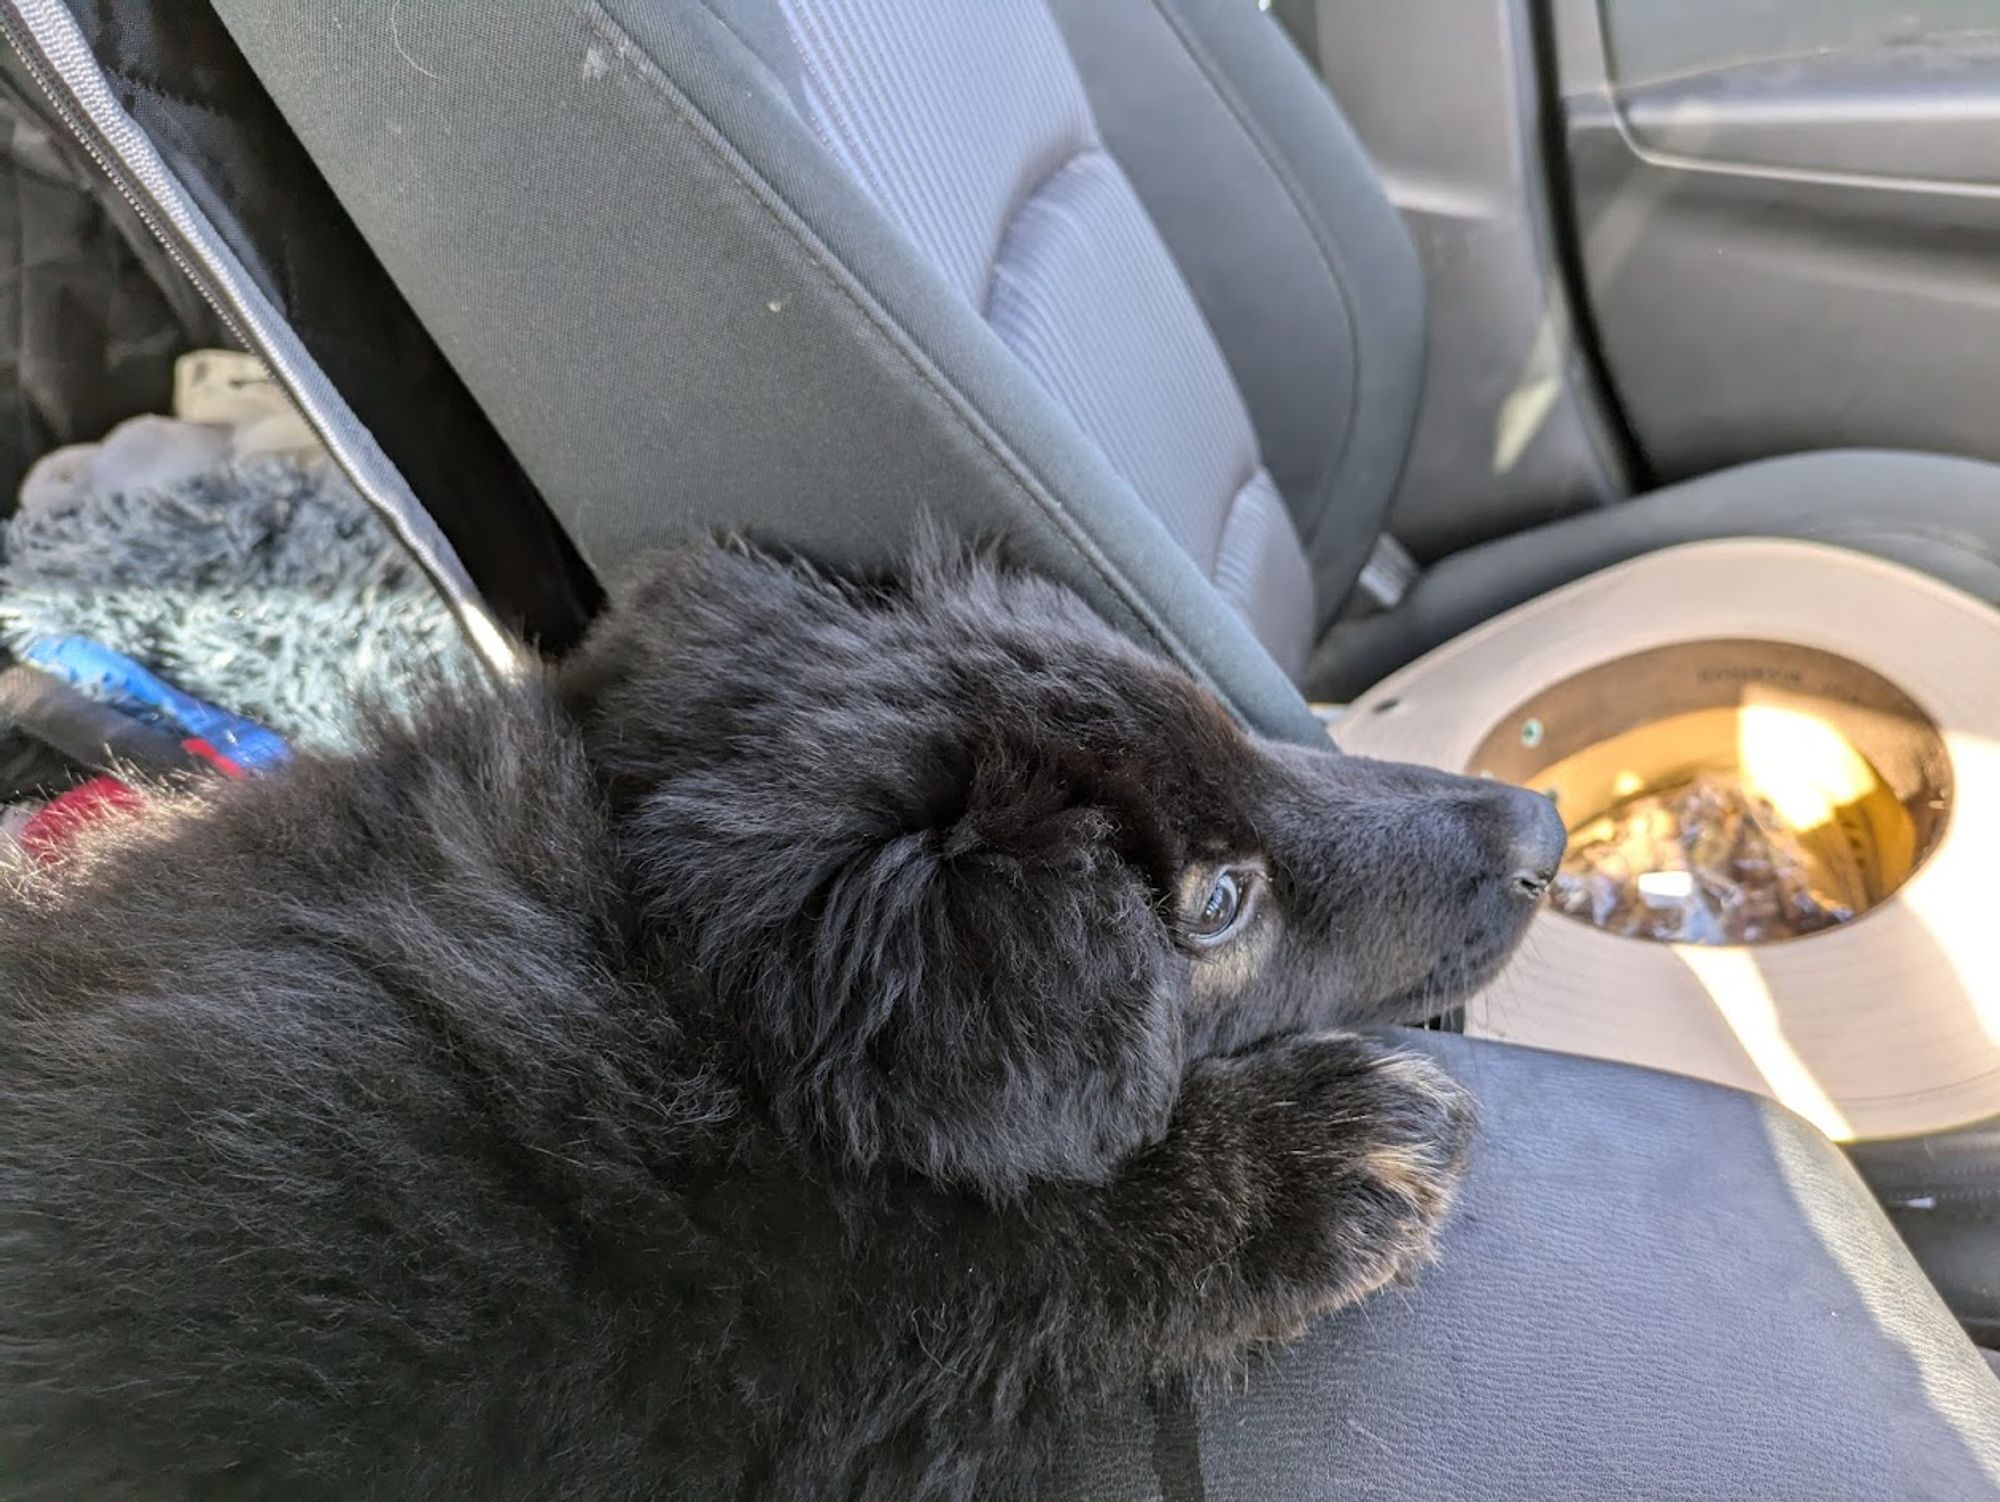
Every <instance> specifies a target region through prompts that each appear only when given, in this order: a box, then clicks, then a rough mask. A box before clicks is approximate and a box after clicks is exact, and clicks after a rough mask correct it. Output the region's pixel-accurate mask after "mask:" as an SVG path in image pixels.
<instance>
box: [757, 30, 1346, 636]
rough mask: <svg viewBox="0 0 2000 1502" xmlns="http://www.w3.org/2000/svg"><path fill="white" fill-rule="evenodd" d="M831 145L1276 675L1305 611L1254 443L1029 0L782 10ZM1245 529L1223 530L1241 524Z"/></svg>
mask: <svg viewBox="0 0 2000 1502" xmlns="http://www.w3.org/2000/svg"><path fill="white" fill-rule="evenodd" d="M780 3H781V6H782V10H783V13H784V15H785V17H786V19H787V21H788V23H789V24H790V27H791V31H792V37H793V40H794V42H795V44H796V46H797V48H798V53H799V58H800V67H799V69H798V78H799V88H800V91H801V92H802V94H803V95H804V97H805V99H806V102H807V114H808V116H809V118H810V119H811V121H812V123H813V125H814V127H815V128H816V129H817V130H818V132H819V134H820V135H821V137H822V138H823V139H824V140H825V141H826V143H827V145H828V146H829V147H830V148H831V149H832V151H833V153H834V155H835V156H837V157H838V158H839V159H840V160H841V161H842V162H843V163H844V164H845V165H846V166H847V168H848V170H849V171H850V172H851V173H852V174H853V175H854V177H855V179H856V181H857V182H859V183H860V184H861V185H862V186H863V187H865V188H866V189H867V190H868V192H869V193H870V194H871V196H872V197H873V198H874V199H875V200H876V202H878V203H879V204H880V205H881V207H882V209H883V211H884V212H885V213H886V214H887V216H888V218H889V219H890V221H891V222H892V223H893V224H894V225H895V226H896V228H897V229H898V230H899V231H901V232H902V233H903V234H905V235H907V236H908V237H909V238H910V240H911V241H912V242H913V243H914V244H915V245H916V246H917V248H918V249H919V250H920V251H922V252H923V254H924V255H925V256H927V257H928V258H929V259H930V260H931V261H932V262H933V263H934V264H935V265H936V266H937V267H938V268H939V269H940V270H941V271H942V272H943V273H944V275H945V278H946V280H947V281H948V282H949V283H950V285H951V286H952V287H953V288H954V289H955V290H956V291H957V292H958V293H959V295H960V296H961V297H963V298H965V300H966V302H967V303H968V305H969V306H971V307H973V308H974V309H977V310H979V311H981V312H983V314H984V315H985V317H986V318H987V320H988V321H989V322H990V323H991V325H992V326H993V328H994V330H995V331H996V332H997V333H998V334H999V335H1000V337H1001V339H1002V340H1004V341H1005V342H1006V344H1007V346H1008V347H1009V348H1010V349H1012V350H1013V351H1014V353H1015V354H1016V355H1017V356H1019V357H1020V359H1021V361H1022V363H1023V364H1024V365H1025V366H1026V367H1027V368H1028V370H1029V371H1030V372H1032V373H1033V374H1034V376H1035V377H1036V378H1037V379H1038V380H1039V381H1041V383H1042V384H1043V386H1044V387H1045V388H1047V389H1048V390H1049V391H1050V392H1051V393H1052V394H1054V395H1055V396H1056V397H1057V399H1058V400H1059V401H1060V402H1061V403H1062V404H1063V406H1064V407H1065V408H1066V409H1067V410H1068V411H1069V413H1070V414H1071V415H1072V416H1073V417H1074V418H1075V420H1076V422H1077V425H1078V426H1079V427H1080V428H1081V429H1082V430H1083V432H1084V433H1085V434H1087V435H1088V436H1089V437H1090V438H1091V439H1092V440H1093V441H1095V442H1096V443H1097V444H1098V446H1099V447H1100V448H1101V449H1102V450H1103V451H1104V453H1105V456H1106V457H1107V458H1108V459H1109V460H1110V461H1111V465H1112V467H1113V468H1114V469H1115V470H1117V471H1118V473H1119V474H1120V475H1121V476H1123V477H1124V478H1125V480H1126V481H1128V482H1129V483H1130V484H1131V486H1132V488H1133V490H1134V491H1135V492H1136V493H1137V494H1138V496H1139V497H1140V499H1141V500H1142V501H1144V502H1145V503H1146V505H1147V506H1149V507H1150V508H1151V509H1152V510H1153V512H1154V513H1155V514H1156V515H1157V516H1158V517H1159V518H1160V519H1161V521H1162V522H1164V523H1165V525H1166V528H1167V531H1168V533H1169V534H1170V535H1171V536H1172V537H1173V539H1174V540H1175V541H1176V542H1178V543H1179V544H1180V545H1181V547H1182V548H1184V549H1185V550H1186V551H1187V552H1188V554H1189V556H1191V557H1192V558H1193V559H1194V560H1195V562H1196V563H1197V564H1198V565H1199V566H1200V567H1201V568H1202V570H1203V572H1205V573H1207V574H1208V575H1209V576H1210V577H1211V578H1218V569H1219V566H1220V565H1221V564H1222V562H1223V540H1224V537H1225V535H1227V536H1229V537H1230V539H1231V547H1230V550H1229V551H1230V557H1229V559H1228V567H1227V569H1226V570H1224V571H1223V572H1222V574H1221V576H1220V577H1219V578H1218V582H1224V581H1226V582H1225V583H1224V588H1223V593H1224V596H1225V597H1226V598H1229V599H1230V600H1231V603H1233V604H1235V605H1236V606H1237V607H1238V608H1239V609H1244V608H1245V607H1246V606H1247V605H1248V603H1249V599H1248V597H1245V596H1243V595H1241V594H1236V593H1234V592H1233V590H1232V589H1231V588H1230V587H1229V586H1230V585H1241V584H1243V583H1244V582H1246V581H1247V582H1251V583H1255V584H1258V585H1260V586H1264V587H1267V588H1268V590H1269V592H1270V593H1269V596H1268V598H1266V599H1265V600H1264V601H1263V602H1262V608H1260V609H1258V610H1257V611H1256V613H1255V615H1254V617H1253V618H1252V624H1253V627H1254V628H1255V629H1256V630H1257V633H1258V635H1259V637H1260V639H1261V640H1262V641H1263V642H1264V645H1265V646H1266V647H1267V648H1268V649H1269V650H1270V651H1271V653H1272V655H1273V656H1274V657H1275V658H1277V660H1278V662H1279V664H1280V666H1282V667H1284V668H1286V669H1287V670H1288V671H1291V672H1296V671H1297V670H1298V669H1299V668H1301V667H1302V666H1303V665H1304V661H1305V655H1306V647H1307V644H1308V641H1309V638H1310V633H1311V631H1312V628H1313V625H1314V623H1315V621H1316V619H1317V612H1316V611H1315V609H1314V608H1313V602H1312V597H1311V583H1310V578H1309V575H1308V573H1307V571H1306V567H1305V560H1304V555H1303V553H1302V552H1301V550H1300V547H1299V544H1298V540H1297V538H1296V536H1295V535H1294V534H1293V531H1292V528H1291V525H1290V522H1289V521H1288V520H1287V519H1286V518H1285V517H1284V515H1283V513H1282V512H1280V513H1277V514H1273V513H1271V512H1270V511H1269V509H1268V508H1267V507H1262V506H1261V504H1260V498H1261V497H1263V496H1264V495H1265V493H1266V492H1267V490H1268V485H1267V483H1265V482H1262V481H1260V480H1259V478H1258V475H1259V460H1258V455H1257V441H1256V437H1255V434H1254V433H1253V432H1252V429H1251V425H1250V420H1249V417H1248V414H1247V413H1246V412H1245V411H1244V408H1243V402H1242V398H1241V397H1240V396H1239V395H1238V394H1237V391H1236V388H1235V385H1234V383H1233V381H1232V379H1231V377H1230V373H1229V368H1228V366H1227V364H1226V363H1225V362H1224V360H1223V358H1222V354H1221V351H1220V350H1219V349H1218V348H1217V347H1216V343H1215V339H1214V337H1213V335H1212V334H1211V333H1210V332H1209V330H1208V327H1207V325H1206V324H1205V323H1204V322H1203V320H1202V315H1201V312H1200V310H1199V309H1198V308H1197V307H1196V306H1195V302H1194V299H1193V297H1192V296H1191V295H1190V294H1189V292H1188V289H1187V286H1186V283H1185V282H1183V281H1182V279H1181V275H1180V272H1179V271H1178V269H1176V267H1175V265H1174V263H1173V260H1172V259H1171V258H1170V257H1169V255H1168V254H1167V251H1166V248H1165V246H1164V245H1163V244H1162V243H1161V241H1160V237H1159V235H1158V233H1157V232H1156V231H1155V230H1154V228H1153V226H1152V224H1151V223H1150V221H1149V220H1148V219H1147V217H1146V211H1145V210H1144V208H1142V207H1141V206H1140V203H1139V200H1138V198H1137V196H1136V195H1135V194H1134V193H1133V191H1132V188H1131V185H1130V183H1128V182H1127V181H1126V178H1125V175H1124V173H1123V172H1122V171H1121V170H1120V168H1119V166H1118V164H1117V163H1116V162H1115V161H1113V160H1112V158H1111V157H1110V156H1109V155H1108V154H1107V153H1106V152H1105V151H1104V150H1103V149H1102V147H1101V146H1100V144H1099V141H1098V138H1097V130H1096V125H1095V123H1094V121H1093V120H1092V118H1091V112H1090V105H1089V102H1088V100H1087V99H1086V98H1085V96H1084V92H1083V87H1082V85H1081V83H1080V82H1079V81H1078V79H1077V77H1076V72H1075V69H1074V68H1073V67H1072V66H1071V63H1070V59H1069V54H1068V52H1067V50H1066V48H1065V46H1064V43H1063V39H1062V36H1061V34H1060V33H1059V32H1058V31H1057V30H1056V27H1055V25H1054V23H1053V21H1051V19H1050V17H1049V14H1048V12H1047V10H1046V9H1045V7H1044V6H1043V4H1042V0H988V3H984V4H981V5H977V6H951V5H937V4H934V3H931V0H780ZM1244 506H1248V507H1250V508H1251V509H1252V511H1253V513H1254V514H1253V515H1252V516H1251V517H1250V518H1247V519H1245V520H1243V521H1242V522H1241V523H1239V524H1234V525H1232V523H1237V517H1236V513H1237V511H1238V510H1239V509H1240V508H1242V507H1244Z"/></svg>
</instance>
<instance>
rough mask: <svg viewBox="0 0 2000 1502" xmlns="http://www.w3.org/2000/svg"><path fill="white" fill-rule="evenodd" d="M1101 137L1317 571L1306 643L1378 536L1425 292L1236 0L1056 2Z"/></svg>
mask: <svg viewBox="0 0 2000 1502" xmlns="http://www.w3.org/2000/svg"><path fill="white" fill-rule="evenodd" d="M1050 7H1051V9H1052V10H1053V11H1054V12H1055V15H1056V19H1057V22H1058V24H1060V25H1061V27H1062V29H1063V34H1064V36H1065V37H1066V38H1067V40H1068V42H1069V45H1070V51H1071V53H1072V55H1073V56H1074V57H1075V59H1076V63H1077V68H1078V71H1079V72H1080V73H1081V74H1082V77H1083V81H1084V86H1085V88H1086V89H1088V91H1089V93H1090V100H1091V105H1092V108H1093V109H1094V111H1095V112H1096V116H1097V122H1098V127H1099V129H1100V131H1101V132H1102V134H1103V138H1104V141H1105V143H1106V145H1108V146H1109V147H1110V149H1111V152H1112V154H1113V155H1114V156H1116V157H1117V158H1118V161H1119V163H1120V165H1121V166H1123V167H1124V169H1125V172H1126V174H1127V175H1128V176H1129V177H1130V179H1131V181H1132V183H1133V186H1134V187H1135V188H1136V189H1137V190H1138V193H1139V197H1140V199H1141V201H1143V202H1144V204H1145V206H1146V209H1147V211H1148V212H1149V213H1150V214H1151V216H1152V219H1153V222H1154V223H1155V224H1156V225H1157V226H1158V227H1159V231H1160V234H1161V236H1162V238H1164V239H1165V241H1166V244H1167V248H1168V249H1169V250H1170V251H1171V252H1172V253H1173V257H1174V260H1175V262H1176V263H1177V264H1178V265H1179V267H1180V269H1181V272H1182V274H1183V275H1184V276H1185V278H1186V280H1187V282H1188V285H1189V286H1190V287H1191V288H1192V289H1193V292H1194V296H1195V299H1196V301H1197V302H1198V303H1199V304H1200V305H1201V310H1202V312H1203V313H1204V314H1206V315H1207V318H1208V322H1209V325H1210V327H1211V328H1213V329H1214V331H1215V335H1216V338H1217V340H1218V342H1219V343H1220V344H1221V346H1222V350H1223V354H1224V355H1225V356H1226V358H1227V359H1228V361H1229V368H1230V370H1231V372H1232V373H1233V374H1234V375H1235V377H1236V382H1237V385H1238V386H1239V387H1240V388H1241V390H1242V392H1243V396H1244V400H1245V402H1246V403H1247V404H1248V406H1249V409H1250V417H1251V421H1252V422H1253V424H1254V425H1255V427H1256V431H1257V441H1258V445H1259V448H1260V450H1261V452H1262V454H1263V456H1264V463H1265V466H1266V468H1268V469H1269V470H1270V473H1271V477H1272V479H1273V480H1274V481H1276V483H1277V486H1278V489H1279V491H1280V492H1282V493H1283V495H1284V497H1285V500H1286V503H1287V504H1288V505H1289V506H1290V508H1291V512H1292V516H1293V520H1294V522H1295V524H1296V525H1297V528H1298V531H1299V535H1300V537H1301V538H1303V539H1304V542H1305V547H1306V552H1307V555H1308V558H1309V560H1310V563H1311V568H1312V574H1313V582H1314V590H1315V595H1316V600H1317V607H1318V608H1317V613H1316V616H1315V624H1314V632H1313V634H1314V636H1315V638H1317V637H1318V636H1319V634H1320V632H1321V631H1322V630H1323V629H1324V627H1325V626H1326V624H1327V623H1328V622H1330V621H1331V620H1332V619H1333V617H1334V615H1335V614H1336V613H1337V612H1338V611H1339V609H1340V606H1341V604H1342V602H1343V601H1344V600H1345V599H1346V598H1347V595H1348V592H1349V591H1350V590H1351V589H1352V588H1353V585H1354V580H1355V578H1356V576H1357V575H1358V574H1359V572H1360V570H1361V567H1362V564H1363V563H1364V562H1365V561H1366V559H1367V556H1368V550H1369V548H1370V547H1371V546H1373V544H1374V541H1375V538H1376V535H1377V534H1378V533H1379V532H1380V531H1381V530H1382V526H1383V519H1384V517H1385V516H1386V514H1387V510H1388V505H1389V501H1390V498H1391V496H1392V494H1393V492H1394V490H1395V486H1396V481H1397V477H1398V475H1399V474H1400V473H1401V470H1402V464H1403V455H1404V453H1405V451H1406V449H1407V448H1408V446H1409V441H1410V433H1411V428H1412V425H1413V424H1414V422H1415V420H1416V411H1417V401H1418V397H1419V395H1420V394H1421V390H1422V386H1423V363H1424V286H1423V276H1422V271H1421V268H1420V267H1419V266H1418V263H1417V258H1416V253H1415V251H1414V249H1413V248H1412V247H1411V244H1410V240H1409V236H1408V235H1407V234H1406V233H1405V231H1404V228H1403V223H1402V220H1401V219H1400V218H1399V217H1398V215H1397V213H1396V211H1395V209H1394V208H1393V207H1392V206H1391V205H1390V203H1389V201H1388V199H1387V198H1386V197H1385V196H1384V194H1383V192H1382V189H1381V186H1380V184H1379V183H1378V182H1377V181H1376V179H1375V174H1374V169H1373V167H1372V166H1371V165H1370V163H1369V161H1368V158H1367V155H1366V153H1365V152H1364V151H1363V150H1362V148H1361V144H1360V142H1359V141H1358V140H1357V139H1356V138H1355V136H1354V133H1353V131H1352V130H1350V129H1349V128H1348V125H1347V122H1346V121H1345V120H1344V119H1343V118H1342V117H1341V115H1340V112H1339V110H1338V109H1336V108H1335V106H1334V104H1333V101H1332V100H1331V99H1330V98H1329V97H1328V95H1327V92H1326V88H1325V86H1324V85H1323V84H1322V83H1321V82H1320V80H1319V79H1318V78H1317V77H1316V76H1315V75H1314V74H1313V72H1312V71H1311V70H1310V69H1309V68H1308V67H1306V65H1305V64H1304V62H1303V61H1302V60H1301V59H1300V58H1299V56H1298V54H1297V52H1296V51H1295V50H1294V49H1293V48H1292V46H1291V45H1290V44H1289V43H1288V41H1287V40H1286V38H1285V37H1284V35H1283V34H1282V33H1281V32H1280V31H1279V29H1278V27H1277V26H1275V25H1273V24H1272V23H1271V18H1270V17H1269V16H1266V15H1263V14H1260V13H1259V11H1258V8H1257V6H1256V5H1254V4H1251V3H1249V0H1050Z"/></svg>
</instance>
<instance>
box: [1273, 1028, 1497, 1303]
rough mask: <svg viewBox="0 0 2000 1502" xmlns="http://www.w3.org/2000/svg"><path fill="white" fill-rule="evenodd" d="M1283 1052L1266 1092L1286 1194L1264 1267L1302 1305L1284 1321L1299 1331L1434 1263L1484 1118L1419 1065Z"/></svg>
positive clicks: (1359, 1045) (1351, 1049) (1345, 1050)
mask: <svg viewBox="0 0 2000 1502" xmlns="http://www.w3.org/2000/svg"><path fill="white" fill-rule="evenodd" d="M1272 1052H1273V1056H1272V1057H1271V1058H1270V1059H1269V1061H1268V1064H1267V1066H1266V1069H1267V1072H1265V1073H1264V1078H1263V1079H1262V1080H1261V1081H1260V1083H1261V1084H1262V1085H1263V1086H1264V1087H1266V1088H1268V1089H1270V1090H1271V1091H1272V1093H1271V1095H1270V1096H1269V1097H1268V1099H1269V1102H1270V1104H1269V1107H1268V1109H1267V1111H1266V1112H1265V1113H1263V1114H1264V1116H1265V1125H1266V1126H1267V1128H1275V1129H1276V1130H1275V1131H1273V1133H1272V1136H1273V1138H1274V1139H1275V1140H1272V1141H1271V1144H1270V1145H1271V1148H1272V1150H1273V1159H1272V1163H1273V1167H1274V1168H1275V1169H1276V1170H1277V1173H1278V1175H1279V1178H1280V1182H1278V1183H1277V1184H1276V1185H1275V1186H1274V1192H1273V1204H1274V1206H1275V1207H1276V1208H1277V1211H1278V1213H1277V1214H1276V1215H1275V1216H1274V1217H1273V1222H1272V1225H1271V1227H1270V1234H1269V1236H1268V1238H1267V1239H1266V1242H1265V1245H1264V1246H1263V1247H1262V1248H1260V1249H1259V1258H1260V1260H1265V1261H1267V1265H1268V1266H1269V1267H1270V1269H1271V1270H1272V1271H1273V1272H1275V1273H1277V1274H1279V1278H1278V1281H1279V1282H1280V1283H1281V1284H1284V1285H1289V1286H1290V1288H1291V1290H1293V1291H1294V1293H1295V1294H1296V1295H1297V1296H1299V1299H1300V1307H1297V1308H1295V1309H1287V1310H1285V1312H1284V1315H1283V1316H1282V1317H1281V1318H1280V1320H1279V1324H1280V1325H1281V1326H1284V1325H1290V1326H1292V1327H1293V1328H1296V1327H1297V1326H1298V1325H1300V1324H1303V1323H1306V1322H1309V1321H1310V1320H1311V1319H1313V1318H1316V1317H1318V1316H1319V1315H1322V1314H1325V1313H1328V1312H1330V1311H1332V1310H1334V1309H1338V1308H1341V1307H1342V1306H1344V1305H1347V1304H1351V1303H1354V1302H1355V1301H1357V1300H1359V1299H1361V1298H1364V1297H1366V1296H1367V1295H1368V1294H1370V1293H1373V1292H1374V1291H1375V1290H1377V1289H1379V1288H1382V1287H1384V1286H1385V1285H1387V1284H1390V1283H1407V1282H1409V1281H1411V1280H1412V1279H1413V1278H1414V1277H1415V1275H1416V1272H1417V1270H1418V1269H1419V1268H1421V1267H1423V1266H1424V1265H1425V1264H1426V1263H1429V1262H1431V1261H1433V1260H1434V1259H1435V1255H1436V1250H1435V1248H1436V1234H1437V1229H1438V1226H1439V1225H1440V1224H1441V1223H1442V1221H1443V1220H1444V1217H1445V1215H1446V1213H1447V1212H1448V1211H1449V1209H1450V1208H1451V1202H1452V1198H1453V1196H1454V1194H1455V1193H1456V1192H1457V1189H1458V1185H1459V1181H1460V1179H1461V1178H1463V1176H1464V1172H1465V1163H1466V1157H1467V1153H1468V1150H1469V1148H1470V1145H1471V1138H1472V1123H1473V1107H1472V1098H1471V1097H1470V1096H1469V1095H1468V1094H1467V1093H1466V1092H1465V1091H1464V1090H1463V1089H1462V1088H1460V1087H1459V1086H1458V1085H1457V1084H1456V1083H1455V1082H1454V1081H1453V1080H1452V1079H1451V1078H1450V1076H1448V1075H1447V1074H1445V1072H1444V1071H1443V1070H1441V1069H1439V1068H1438V1067H1437V1066H1436V1065H1435V1064H1433V1063H1431V1061H1430V1060H1429V1059H1426V1058H1424V1057H1423V1056H1422V1055H1420V1054H1412V1053H1404V1052H1400V1051H1397V1050H1395V1049H1391V1048H1388V1047H1385V1046H1383V1045H1381V1044H1378V1043H1374V1042H1371V1041H1368V1040H1365V1039H1360V1038H1353V1037H1347V1036H1342V1035H1326V1036H1321V1037H1316V1038H1310V1039H1304V1040H1301V1041H1299V1042H1296V1043H1292V1044H1288V1045H1284V1046H1283V1047H1281V1048H1280V1049H1276V1050H1273V1051H1272ZM1290 1302H1291V1301H1290V1300H1285V1301H1281V1307H1282V1306H1283V1305H1284V1304H1289V1303H1290ZM1276 1312H1278V1311H1276V1310H1274V1313H1276ZM1299 1315H1303V1319H1301V1318H1299V1317H1298V1316H1299ZM1272 1333H1287V1334H1288V1333H1291V1331H1290V1330H1281V1331H1274V1332H1272Z"/></svg>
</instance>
